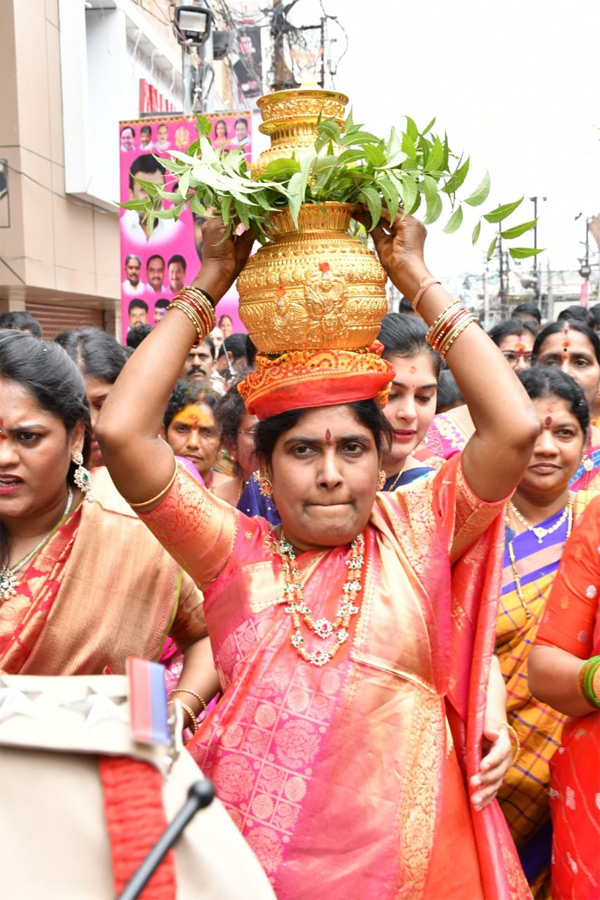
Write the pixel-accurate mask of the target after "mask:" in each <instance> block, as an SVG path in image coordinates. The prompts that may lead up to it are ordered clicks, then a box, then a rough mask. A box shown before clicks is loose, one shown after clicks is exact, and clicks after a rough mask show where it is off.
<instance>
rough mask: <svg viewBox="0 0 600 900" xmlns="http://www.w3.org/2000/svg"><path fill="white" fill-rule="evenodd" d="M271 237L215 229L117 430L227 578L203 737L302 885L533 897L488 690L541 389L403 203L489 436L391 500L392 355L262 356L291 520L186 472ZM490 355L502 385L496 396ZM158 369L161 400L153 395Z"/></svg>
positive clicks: (112, 434)
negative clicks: (388, 399) (212, 706)
mask: <svg viewBox="0 0 600 900" xmlns="http://www.w3.org/2000/svg"><path fill="white" fill-rule="evenodd" d="M251 238H252V236H251V235H245V236H243V237H242V238H241V239H238V240H237V241H236V242H235V244H234V243H232V242H231V241H225V240H223V227H222V225H220V224H219V222H218V221H214V220H209V221H208V222H207V224H206V226H205V230H204V242H205V243H204V248H205V256H204V264H203V267H202V269H201V272H200V274H199V276H198V277H197V279H196V283H195V285H196V286H195V288H193V289H186V290H184V291H183V292H182V293H181V294H180V295H179V297H178V299H177V300H176V303H175V305H174V306H172V307H171V309H170V310H169V311H168V312H167V314H166V316H165V318H164V319H163V321H162V322H161V323H160V325H159V326H158V327H157V328H156V329H155V331H154V332H153V333H152V335H150V336H149V338H147V339H146V341H144V343H143V344H142V345H141V346H140V348H138V350H137V351H136V354H135V355H134V357H133V358H132V359H131V360H130V362H129V363H128V365H127V366H126V367H125V369H124V371H123V373H122V375H121V376H120V378H119V379H118V381H117V383H116V385H115V387H114V389H113V391H112V392H111V395H110V396H109V398H108V399H107V402H106V404H105V406H104V409H103V411H102V414H101V417H100V420H99V423H98V437H99V440H100V443H101V445H102V448H103V452H104V456H105V459H106V462H107V465H108V467H109V469H110V471H111V474H112V476H113V478H114V480H115V483H116V484H117V486H118V487H119V489H120V490H122V491H123V492H124V494H125V496H127V498H128V499H129V501H130V502H132V503H134V504H137V505H138V507H139V508H141V509H143V510H144V511H143V513H142V518H143V520H144V522H145V523H146V524H147V525H148V526H149V527H150V528H151V529H152V531H153V532H154V533H155V534H156V536H157V537H158V538H159V540H160V541H161V543H163V545H164V546H165V547H167V548H168V549H169V550H170V551H171V552H172V553H173V554H174V555H175V556H176V558H177V559H178V560H179V561H181V562H182V564H184V565H185V566H186V567H187V568H188V569H189V571H190V572H192V574H193V575H194V578H195V579H196V581H197V582H198V583H199V584H200V585H201V586H202V588H203V590H204V591H205V611H206V616H207V624H208V627H209V633H210V634H211V642H212V644H213V650H214V654H215V661H216V665H217V669H218V672H219V677H220V682H221V687H222V690H223V697H222V699H221V701H220V703H219V704H218V706H217V708H216V710H215V712H214V713H213V715H212V716H211V717H210V718H209V719H208V720H206V721H205V723H203V725H202V726H201V727H200V729H199V731H198V733H197V734H196V735H195V737H194V739H193V740H192V743H191V744H190V747H191V749H192V752H193V753H194V755H195V756H196V758H197V759H198V760H199V761H200V762H201V763H202V765H203V766H204V768H205V771H207V772H208V773H209V774H210V776H211V777H212V778H213V780H214V781H215V784H216V785H217V790H218V792H219V795H220V797H221V799H222V800H223V801H224V802H225V804H226V806H227V808H228V810H229V812H230V814H231V815H232V817H233V818H234V820H235V821H236V822H237V823H238V825H239V827H240V829H241V830H242V833H243V834H244V835H245V837H246V838H247V840H248V841H249V843H250V845H251V846H252V848H253V849H254V851H255V852H256V854H257V855H258V857H259V859H260V861H261V863H262V864H263V866H264V868H265V870H266V871H267V872H268V874H269V876H270V879H271V881H272V883H273V885H274V889H275V892H276V894H277V896H278V897H279V898H281V900H284V898H286V900H292V898H298V897H304V896H311V897H314V898H315V900H325V898H327V900H354V898H355V900H359V898H361V900H362V898H366V897H377V898H378V900H391V898H400V897H405V898H411V900H413V898H429V900H433V898H435V900H440V898H444V897H447V898H457V900H458V898H461V900H464V898H466V897H469V898H472V900H475V898H483V897H489V898H509V897H514V898H525V897H527V896H528V895H529V892H528V889H527V885H526V883H525V881H524V879H523V875H522V872H521V869H520V866H519V863H518V860H517V858H516V854H515V850H514V846H513V845H512V842H511V840H510V837H509V835H508V832H507V829H506V825H505V822H504V819H503V817H502V815H501V813H500V811H499V808H498V806H497V804H496V803H495V802H490V801H491V800H492V797H493V795H494V792H495V790H496V789H497V786H498V783H499V780H500V779H501V777H502V774H503V771H504V768H503V767H502V765H501V762H500V760H501V758H502V759H503V758H504V752H505V748H506V746H507V742H508V735H507V732H506V729H505V728H504V727H502V725H501V724H499V723H498V722H495V723H491V722H488V721H486V718H485V694H486V688H487V679H488V673H489V665H490V659H491V655H492V650H493V640H494V626H495V616H496V609H495V599H494V592H495V591H497V589H498V575H499V568H497V566H496V563H497V562H499V557H498V554H499V550H500V545H499V540H500V534H501V528H502V522H501V519H500V518H499V513H500V510H501V508H502V507H503V504H504V503H505V500H506V496H507V495H508V494H509V493H510V492H511V491H512V489H513V488H514V486H515V484H516V483H517V482H518V480H519V478H520V475H521V473H522V470H523V468H524V467H525V465H526V462H527V460H528V459H529V456H530V453H531V446H532V442H533V439H534V437H535V434H536V432H537V429H538V424H537V421H535V419H534V416H533V411H532V409H531V405H530V403H529V401H528V399H527V397H526V395H525V393H524V391H523V390H522V388H521V386H520V385H519V383H518V382H517V381H516V380H515V379H514V376H513V374H512V372H511V371H510V370H509V369H508V368H507V367H506V365H505V363H504V360H503V359H502V357H501V356H500V355H499V354H497V353H496V351H495V349H494V347H493V345H490V342H489V340H488V338H487V337H486V335H485V334H484V333H483V332H482V331H481V330H480V329H479V328H478V327H471V326H472V319H471V318H469V314H468V312H467V311H466V310H465V311H463V310H461V309H459V308H457V307H458V305H457V304H451V305H450V306H449V303H450V298H449V297H448V295H447V294H446V292H445V291H444V290H443V288H442V287H441V286H440V285H439V283H436V282H435V279H432V278H431V276H430V274H429V272H428V271H427V269H426V267H425V263H424V261H423V256H422V248H423V241H424V229H423V228H422V226H420V225H419V223H417V222H416V221H415V220H413V219H411V218H410V217H407V218H405V219H403V220H401V219H400V218H399V219H398V220H396V222H394V223H389V222H387V223H384V225H380V226H379V227H378V228H376V229H375V240H376V245H377V248H378V252H379V255H380V258H381V260H382V262H383V264H384V265H385V266H386V268H387V270H388V272H389V273H390V275H391V277H392V278H393V280H394V282H395V284H396V285H397V287H398V288H399V289H400V290H402V291H403V293H404V294H405V295H407V296H409V297H413V298H415V299H416V300H417V301H418V300H419V299H420V301H421V302H420V306H419V311H420V312H422V313H423V315H424V317H425V319H426V320H427V321H428V322H430V323H432V324H433V323H435V322H436V320H437V325H438V326H440V323H442V324H443V323H445V324H446V326H448V328H446V329H445V331H444V333H445V334H446V337H447V340H448V341H451V346H450V347H446V349H448V356H447V358H448V362H449V364H450V365H451V367H452V368H453V371H454V373H455V375H456V377H457V381H458V382H459V384H460V386H461V389H462V390H463V393H464V396H465V397H466V398H467V399H468V401H469V402H471V403H472V406H473V417H474V420H475V421H476V423H477V434H476V436H475V438H474V439H473V441H472V442H471V443H470V444H469V447H468V448H467V449H466V450H465V452H464V454H463V455H462V457H457V458H456V459H454V460H450V461H449V462H448V463H447V464H446V465H445V466H444V467H443V468H442V469H441V470H440V471H439V472H438V473H437V474H436V475H434V476H432V477H431V478H428V479H421V485H420V486H419V487H417V486H416V485H419V482H416V483H415V485H413V486H411V490H410V491H409V492H408V493H404V492H403V491H397V492H394V493H386V494H383V493H379V494H378V493H377V484H378V469H379V468H380V460H381V454H382V450H383V449H384V447H385V445H386V434H387V429H388V426H387V425H386V424H385V419H383V417H382V414H381V412H380V410H379V407H378V405H377V402H376V401H375V398H379V400H380V401H382V400H383V399H384V396H385V388H386V385H387V384H388V383H389V381H390V380H391V378H392V377H393V373H392V372H391V370H390V368H389V367H388V365H387V363H385V362H384V361H382V360H381V359H380V357H379V356H378V355H377V354H376V353H375V352H373V351H368V350H366V349H365V350H364V351H358V352H352V351H344V350H339V351H327V350H323V351H311V352H308V351H306V352H305V351H302V350H300V351H294V352H289V353H286V352H284V353H282V355H281V356H279V357H277V358H276V359H273V358H271V357H264V358H261V356H260V355H259V357H258V369H257V371H256V373H254V374H253V375H250V376H248V378H247V379H246V381H245V382H244V384H243V385H242V386H240V392H241V393H242V395H243V396H244V399H245V401H246V405H247V408H248V411H249V412H252V411H255V414H256V415H257V416H258V418H259V419H260V420H261V421H260V423H259V425H258V428H257V451H258V455H259V458H260V460H261V468H262V474H263V487H264V489H265V490H266V489H268V484H267V479H268V480H269V482H270V484H271V487H272V491H273V495H274V499H275V502H276V504H277V508H278V510H279V513H280V515H281V520H282V528H281V529H279V530H273V529H271V527H270V526H269V525H268V523H266V522H265V521H264V520H262V519H250V518H248V517H246V516H244V515H243V514H242V513H240V512H239V511H237V510H235V509H232V508H231V507H228V506H227V505H225V504H223V503H220V502H219V501H218V500H217V499H216V498H215V497H213V496H212V495H210V494H209V493H208V492H207V491H206V490H205V489H203V488H202V486H200V485H198V484H195V483H193V481H192V479H191V478H190V477H189V476H188V475H187V474H186V473H185V472H183V471H181V469H180V468H178V467H176V466H175V465H174V461H173V457H172V455H171V454H170V452H169V450H168V448H167V447H165V446H164V444H161V443H160V442H159V441H157V440H156V421H157V418H159V417H160V414H161V406H162V403H163V402H164V399H165V397H166V396H168V393H169V391H170V387H171V383H172V381H173V380H174V379H175V378H176V376H177V373H178V371H179V369H180V367H181V360H182V359H183V358H184V357H185V355H186V354H187V353H188V351H189V347H190V345H191V344H192V342H194V341H195V340H197V339H199V338H201V336H202V334H203V329H204V328H206V330H210V327H212V324H213V321H214V316H213V315H212V314H211V308H210V306H209V300H210V298H209V297H208V294H210V295H211V296H212V297H214V298H215V299H216V300H218V299H219V297H221V296H222V295H223V293H224V292H225V291H226V290H227V288H228V286H229V284H230V283H231V281H232V279H233V278H234V277H235V276H236V275H237V273H238V271H239V270H240V268H241V266H242V265H243V263H244V261H245V258H246V256H247V253H248V251H249V249H250V244H251ZM448 310H450V312H448ZM455 315H456V316H457V319H454V316H455ZM450 320H452V321H453V322H454V325H453V326H451V327H450V326H449V323H450ZM459 322H460V324H458V323H459ZM432 340H433V338H432ZM484 365H485V366H486V368H487V370H488V371H490V373H492V372H493V377H494V379H495V380H497V381H496V383H497V385H498V390H499V393H500V395H501V396H502V403H495V402H492V404H491V408H490V405H489V403H488V400H489V397H488V395H487V392H485V393H484V392H482V391H481V389H480V388H481V384H480V379H479V377H478V372H480V371H481V369H482V367H483V366H484ZM150 373H152V381H153V385H154V390H153V392H152V394H151V395H146V403H145V404H140V403H136V404H132V403H131V400H132V397H134V396H139V385H140V384H144V383H147V381H148V378H149V377H150ZM374 401H375V402H374ZM507 402H508V403H509V404H510V409H511V415H510V417H508V418H507V417H505V415H504V412H503V410H504V409H505V405H504V404H505V403H507ZM498 457H501V458H502V461H503V464H502V466H501V467H499V466H497V465H495V464H494V461H495V460H496V459H497V458H498ZM140 462H141V464H140ZM379 480H380V483H381V484H382V483H383V482H382V481H381V475H379ZM190 705H191V703H190ZM484 737H485V739H486V740H487V741H489V742H490V744H491V749H490V750H489V752H486V753H485V754H482V744H483V740H484ZM482 755H483V759H482ZM470 795H471V797H470Z"/></svg>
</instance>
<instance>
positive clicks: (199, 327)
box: [167, 300, 208, 344]
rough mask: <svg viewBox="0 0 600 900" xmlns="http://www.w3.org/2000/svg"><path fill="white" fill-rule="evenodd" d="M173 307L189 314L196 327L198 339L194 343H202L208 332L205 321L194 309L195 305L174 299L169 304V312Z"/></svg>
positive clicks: (186, 314) (188, 316)
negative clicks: (205, 329)
mask: <svg viewBox="0 0 600 900" xmlns="http://www.w3.org/2000/svg"><path fill="white" fill-rule="evenodd" d="M172 309H178V310H179V311H180V312H182V313H183V314H184V315H185V316H187V318H188V319H189V320H190V322H191V323H192V325H193V326H194V328H195V329H196V340H195V341H194V344H201V343H202V341H203V340H204V338H205V337H206V335H207V334H208V332H206V334H205V333H204V326H203V323H202V321H201V319H200V317H199V316H198V314H197V313H196V311H195V310H194V308H193V306H189V305H187V304H185V303H182V302H181V301H180V300H173V302H172V303H169V305H168V306H167V312H170V311H171V310H172Z"/></svg>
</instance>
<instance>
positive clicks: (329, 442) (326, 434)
mask: <svg viewBox="0 0 600 900" xmlns="http://www.w3.org/2000/svg"><path fill="white" fill-rule="evenodd" d="M325 442H326V443H327V444H331V432H330V430H329V428H328V429H327V431H326V432H325Z"/></svg>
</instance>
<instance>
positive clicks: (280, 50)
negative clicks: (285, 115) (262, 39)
mask: <svg viewBox="0 0 600 900" xmlns="http://www.w3.org/2000/svg"><path fill="white" fill-rule="evenodd" d="M297 2H298V0H291V2H290V3H288V4H287V6H284V4H283V0H273V19H272V22H271V37H272V38H273V83H272V85H271V90H272V91H287V90H293V89H294V88H297V87H300V85H299V84H298V82H297V81H296V79H295V78H294V74H293V72H292V71H291V70H290V68H289V66H288V64H287V63H286V61H285V53H284V50H285V40H284V35H285V32H286V30H287V28H288V22H287V14H288V12H289V11H290V10H291V9H292V7H293V6H295V5H296V3H297Z"/></svg>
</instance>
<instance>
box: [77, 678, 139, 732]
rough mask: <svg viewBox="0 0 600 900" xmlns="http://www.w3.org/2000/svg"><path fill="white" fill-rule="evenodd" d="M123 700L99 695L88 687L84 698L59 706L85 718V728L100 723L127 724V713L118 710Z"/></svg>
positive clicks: (123, 697) (122, 697) (125, 698)
mask: <svg viewBox="0 0 600 900" xmlns="http://www.w3.org/2000/svg"><path fill="white" fill-rule="evenodd" d="M125 700H127V697H125V696H118V697H109V696H108V695H107V694H102V693H99V692H98V691H95V690H94V689H93V688H91V687H88V689H87V693H86V695H85V697H82V698H80V699H79V700H69V701H68V702H67V703H61V704H60V705H61V706H62V707H64V709H72V710H75V711H76V712H80V713H83V715H85V716H86V720H85V722H84V725H85V726H86V728H87V727H88V726H92V725H96V723H97V722H102V721H115V722H128V721H129V717H128V715H127V713H126V712H125V710H124V709H121V708H120V704H121V703H124V702H125Z"/></svg>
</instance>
